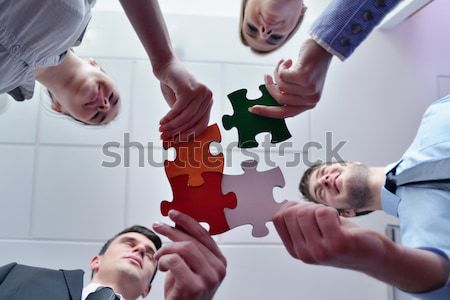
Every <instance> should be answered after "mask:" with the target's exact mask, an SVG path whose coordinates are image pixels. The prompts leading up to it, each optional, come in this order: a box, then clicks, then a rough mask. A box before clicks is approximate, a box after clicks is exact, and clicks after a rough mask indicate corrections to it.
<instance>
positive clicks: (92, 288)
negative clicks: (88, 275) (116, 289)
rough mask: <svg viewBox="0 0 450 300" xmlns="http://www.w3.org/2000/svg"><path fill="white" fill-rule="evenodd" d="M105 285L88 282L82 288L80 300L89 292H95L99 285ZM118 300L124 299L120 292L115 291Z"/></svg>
mask: <svg viewBox="0 0 450 300" xmlns="http://www.w3.org/2000/svg"><path fill="white" fill-rule="evenodd" d="M102 286H105V285H104V284H100V283H97V282H90V283H89V284H88V285H87V286H85V287H84V288H83V293H82V294H81V300H85V299H86V298H87V296H89V294H91V293H93V292H95V291H96V290H97V289H98V288H99V287H102ZM116 295H117V296H119V298H120V300H126V299H125V298H124V297H123V296H122V295H121V294H118V293H116Z"/></svg>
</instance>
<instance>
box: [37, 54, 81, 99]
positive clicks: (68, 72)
mask: <svg viewBox="0 0 450 300" xmlns="http://www.w3.org/2000/svg"><path fill="white" fill-rule="evenodd" d="M80 64H81V59H80V58H79V57H78V56H76V55H75V54H73V52H72V51H70V50H69V51H67V54H66V55H65V56H64V59H63V60H62V61H61V63H59V64H58V65H56V66H52V67H45V68H39V69H36V70H35V71H34V76H35V77H36V80H37V81H39V82H40V83H41V84H43V85H44V86H46V87H47V88H48V89H49V90H50V91H51V92H52V93H53V94H54V95H58V94H59V91H60V90H61V89H62V88H63V87H65V86H67V85H69V84H70V82H71V81H72V79H73V77H74V76H75V74H76V72H75V70H77V68H78V67H79V66H80Z"/></svg>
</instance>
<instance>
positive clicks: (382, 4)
mask: <svg viewBox="0 0 450 300" xmlns="http://www.w3.org/2000/svg"><path fill="white" fill-rule="evenodd" d="M375 6H376V7H386V1H385V0H375Z"/></svg>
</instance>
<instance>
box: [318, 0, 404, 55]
mask: <svg viewBox="0 0 450 300" xmlns="http://www.w3.org/2000/svg"><path fill="white" fill-rule="evenodd" d="M400 1H401V0H384V1H374V0H363V1H354V0H334V1H332V2H331V3H330V5H329V6H328V7H327V8H326V9H325V11H324V12H323V13H322V14H321V15H320V16H319V18H318V19H317V20H316V21H315V22H314V24H313V26H312V28H311V36H312V38H313V39H314V40H315V41H316V42H317V43H318V44H320V45H321V46H322V47H323V48H324V49H325V50H327V51H328V52H330V53H332V54H333V55H336V56H338V57H339V58H340V59H341V60H345V59H346V58H348V57H349V56H350V55H351V54H352V53H353V51H354V50H355V49H356V48H357V47H358V46H359V45H360V44H361V43H362V42H363V41H364V40H365V38H366V37H367V36H368V35H369V34H370V33H371V32H372V30H373V29H374V28H375V26H377V25H378V24H379V23H380V22H381V20H383V18H384V17H385V16H386V15H387V14H388V12H389V11H391V10H392V9H393V8H394V7H395V6H396V5H397V4H398V3H399V2H400Z"/></svg>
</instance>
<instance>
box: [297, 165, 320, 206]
mask: <svg viewBox="0 0 450 300" xmlns="http://www.w3.org/2000/svg"><path fill="white" fill-rule="evenodd" d="M323 164H324V163H323V162H320V163H315V164H313V165H312V166H311V167H309V168H308V169H307V170H306V171H305V173H303V176H302V179H300V183H299V185H298V189H299V190H300V193H302V195H303V197H304V198H305V200H307V201H310V202H315V203H318V202H317V201H316V200H315V199H314V198H313V197H312V195H311V193H310V192H309V179H310V177H311V174H312V172H314V171H315V170H317V169H318V168H319V167H320V166H322V165H323Z"/></svg>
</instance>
